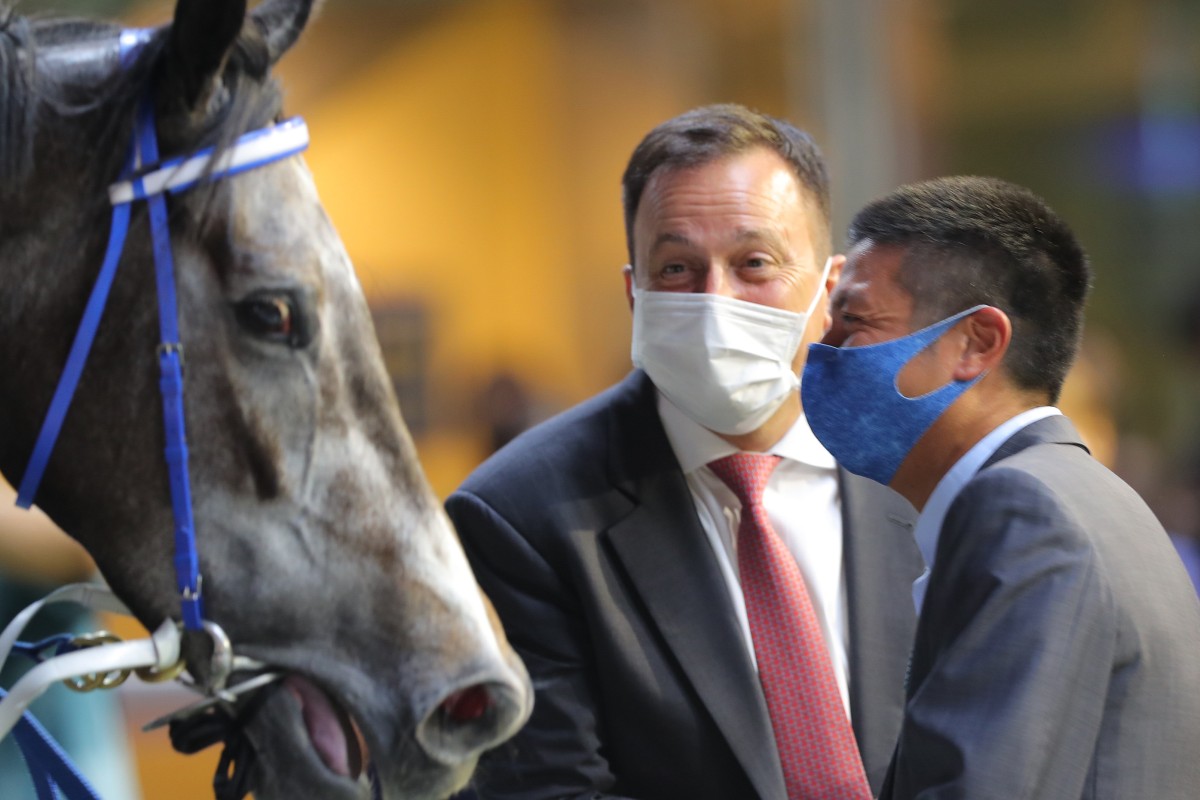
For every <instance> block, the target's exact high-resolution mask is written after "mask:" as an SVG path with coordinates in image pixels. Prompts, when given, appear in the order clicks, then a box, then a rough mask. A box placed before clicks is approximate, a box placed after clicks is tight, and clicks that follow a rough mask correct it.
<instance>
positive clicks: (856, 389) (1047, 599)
mask: <svg viewBox="0 0 1200 800" xmlns="http://www.w3.org/2000/svg"><path fill="white" fill-rule="evenodd" d="M848 244H849V246H850V251H849V255H848V257H847V260H846V264H845V268H844V269H843V272H842V275H841V281H840V283H839V284H838V286H837V288H836V290H835V292H834V294H833V297H832V306H833V325H832V327H831V329H830V331H829V333H828V334H827V335H826V337H825V340H824V342H825V343H824V344H818V345H813V346H812V348H810V352H809V357H808V363H807V365H806V367H805V371H804V382H803V390H802V391H803V396H804V403H805V406H806V408H808V409H809V420H810V422H811V424H812V428H813V431H814V432H815V433H816V435H817V437H818V438H819V439H820V440H821V441H822V442H823V443H824V444H825V446H826V447H828V448H829V450H830V452H831V453H833V454H834V456H835V457H837V458H838V459H839V461H841V463H843V464H844V465H845V466H846V467H847V468H849V469H851V470H854V471H856V472H858V473H860V474H862V475H865V476H868V477H870V478H872V479H874V480H876V481H878V482H880V483H885V484H888V485H890V486H891V487H892V488H894V489H896V490H897V491H899V492H900V493H901V494H902V495H904V496H905V497H906V498H907V499H908V500H909V501H911V502H912V504H913V505H914V506H915V507H916V508H918V509H920V511H921V516H920V518H919V520H918V522H917V527H916V530H915V538H916V541H917V544H918V546H919V547H920V548H921V551H922V553H923V555H924V557H925V560H926V562H927V564H928V565H929V566H930V570H929V571H928V572H927V573H926V574H925V575H924V576H922V578H921V579H919V580H918V581H917V582H915V583H914V586H913V600H914V603H915V605H916V607H917V609H918V613H919V622H918V627H917V633H916V638H915V644H914V647H913V651H912V659H911V667H910V674H909V678H908V681H907V684H908V685H907V690H906V691H907V702H906V707H905V718H904V723H903V726H902V728H901V733H900V737H899V743H898V745H897V748H896V752H895V756H894V758H893V762H892V765H891V767H890V770H889V773H888V779H887V783H886V785H885V787H884V790H883V793H882V795H881V797H882V798H915V797H961V798H971V800H975V799H976V798H1006V799H1007V798H1023V799H1028V798H1087V799H1088V800H1092V799H1096V800H1099V799H1100V798H1112V800H1118V799H1120V800H1125V799H1126V798H1151V797H1152V798H1156V800H1161V799H1162V798H1177V799H1178V800H1184V798H1195V797H1196V796H1197V792H1198V791H1200V758H1197V750H1196V747H1197V743H1198V742H1200V602H1198V601H1197V598H1196V595H1195V592H1194V591H1192V588H1191V585H1190V583H1189V581H1188V578H1187V575H1186V573H1185V571H1184V569H1183V566H1182V564H1181V563H1180V561H1179V559H1178V557H1177V556H1176V555H1175V552H1174V551H1173V549H1172V547H1171V544H1170V541H1169V539H1168V538H1167V536H1166V534H1165V532H1164V531H1163V529H1162V527H1161V526H1160V525H1159V523H1158V522H1157V521H1156V520H1155V518H1154V515H1153V514H1152V513H1151V512H1150V510H1149V509H1148V508H1147V507H1146V505H1145V504H1144V503H1143V502H1142V501H1141V499H1140V498H1139V497H1138V496H1137V495H1136V494H1135V493H1134V492H1133V491H1132V490H1131V489H1130V488H1129V487H1128V486H1126V485H1125V484H1124V483H1123V482H1122V481H1121V480H1120V479H1119V478H1117V477H1116V476H1115V475H1113V474H1112V473H1111V472H1109V471H1108V470H1107V469H1106V468H1105V467H1103V466H1102V465H1101V464H1100V463H1099V462H1097V461H1096V460H1095V459H1093V458H1092V457H1091V456H1090V455H1089V453H1088V450H1087V448H1086V447H1085V446H1084V444H1083V443H1082V441H1081V440H1080V438H1079V435H1078V434H1077V433H1076V431H1075V429H1074V427H1073V426H1072V425H1071V423H1070V422H1069V421H1068V420H1067V419H1066V418H1065V417H1064V416H1063V415H1062V414H1061V413H1060V412H1059V411H1058V409H1056V408H1054V407H1053V406H1052V403H1054V402H1055V401H1056V399H1057V397H1058V394H1059V391H1060V389H1061V387H1062V384H1063V380H1064V378H1065V376H1066V373H1067V370H1068V368H1069V367H1070V365H1071V362H1072V361H1073V359H1074V357H1075V354H1076V350H1077V347H1078V344H1079V339H1080V334H1081V328H1082V319H1083V306H1084V300H1085V297H1086V294H1087V291H1088V288H1089V283H1090V272H1089V268H1088V265H1087V261H1086V259H1085V256H1084V254H1083V251H1082V250H1081V248H1080V246H1079V244H1078V242H1077V241H1076V239H1075V236H1074V234H1073V233H1072V232H1071V231H1070V229H1069V228H1068V227H1067V226H1066V224H1065V223H1063V222H1062V220H1060V219H1059V218H1058V216H1056V215H1055V214H1054V212H1053V211H1051V210H1050V209H1049V208H1048V207H1047V206H1046V205H1045V203H1044V202H1042V201H1041V200H1040V199H1039V198H1037V197H1035V196H1034V195H1032V194H1031V193H1030V192H1028V191H1027V190H1025V189H1022V188H1020V187H1017V186H1014V185H1012V184H1009V183H1005V182H1003V181H1000V180H996V179H989V178H974V177H964V178H945V179H939V180H934V181H929V182H925V183H920V184H915V185H912V186H906V187H902V188H901V189H899V190H897V191H896V192H894V193H892V194H891V195H889V196H887V197H884V198H882V199H880V200H877V201H875V202H873V203H871V204H870V205H868V206H867V207H866V208H865V209H863V210H862V211H860V212H859V214H858V215H857V216H856V217H855V219H854V221H853V222H852V223H851V226H850V230H849V234H848Z"/></svg>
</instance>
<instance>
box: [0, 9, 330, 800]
mask: <svg viewBox="0 0 1200 800" xmlns="http://www.w3.org/2000/svg"><path fill="white" fill-rule="evenodd" d="M150 36H151V32H150V31H147V30H131V31H125V32H123V33H122V34H121V37H120V45H119V47H120V50H119V56H120V63H121V66H122V67H125V66H128V64H129V62H130V61H131V60H132V58H133V57H134V55H136V53H137V52H138V51H139V50H141V48H142V47H143V46H144V45H145V44H146V42H147V41H149V39H150ZM132 138H133V141H132V142H131V143H130V156H129V158H128V159H127V162H126V165H125V167H124V169H123V170H122V174H121V180H120V181H118V182H117V183H115V184H113V185H112V186H110V187H109V200H110V202H111V204H112V207H113V211H112V221H111V225H110V228H109V235H108V246H107V248H106V251H105V254H104V261H103V263H102V264H101V267H100V273H99V275H98V276H97V278H96V282H95V284H94V285H93V287H92V291H91V294H90V295H89V297H88V302H87V306H86V307H85V309H84V313H83V319H82V321H81V322H80V324H79V328H78V330H77V331H76V333H75V338H74V341H73V342H72V344H71V350H70V353H69V354H68V356H67V363H66V366H65V367H64V368H63V372H62V375H61V377H60V378H59V381H58V386H57V387H56V388H55V391H54V395H53V397H52V399H51V401H50V408H49V410H48V411H47V413H46V417H45V419H44V420H43V422H42V427H41V430H40V432H39V433H38V438H37V441H36V443H35V444H34V449H33V453H32V455H31V456H30V459H29V462H28V464H26V467H25V474H24V475H23V476H22V478H21V483H20V487H19V490H18V494H17V505H18V506H20V507H21V508H29V507H30V506H31V505H32V504H33V500H34V497H35V496H36V494H37V490H38V486H39V485H40V483H41V480H42V476H43V475H44V473H45V470H46V465H47V463H48V462H49V460H50V454H51V453H52V452H53V450H54V444H55V442H56V441H57V439H58V435H59V433H60V431H61V430H62V424H63V421H64V419H65V418H66V415H67V411H68V410H69V409H70V406H71V400H72V399H73V398H74V396H75V390H76V388H77V387H78V385H79V378H80V375H81V374H82V372H83V367H84V365H85V364H86V363H87V359H88V354H89V353H90V352H91V347H92V342H93V341H94V339H95V336H96V330H97V328H98V327H99V325H100V318H101V317H102V316H103V313H104V307H105V305H106V303H107V301H108V295H109V290H110V289H111V288H112V283H113V279H114V277H115V275H116V271H117V266H118V265H119V263H120V260H121V253H122V251H123V250H124V247H125V238H126V235H127V234H128V232H129V220H130V214H131V206H132V204H133V203H134V202H136V201H139V200H145V201H146V203H147V206H148V211H149V218H150V235H151V238H152V244H153V252H154V268H155V281H156V284H157V291H158V312H159V314H158V318H159V340H160V342H159V345H158V364H159V389H160V392H161V395H162V405H163V425H164V428H165V431H166V447H165V455H166V460H167V470H168V473H169V477H170V491H171V507H172V512H173V515H174V520H175V559H174V563H175V579H176V586H177V588H178V590H179V593H180V598H181V609H182V618H183V626H184V628H185V629H187V630H192V631H208V630H209V628H212V629H215V630H218V631H219V628H218V627H217V626H214V625H212V624H211V623H209V624H208V625H207V626H206V624H205V619H204V604H203V596H202V592H201V589H202V585H203V581H202V577H201V575H200V565H199V559H198V557H197V553H196V535H195V525H194V520H193V514H192V496H191V481H190V478H189V475H188V447H187V433H186V426H185V424H184V413H183V344H182V342H181V340H180V336H179V313H178V306H177V302H176V291H175V264H174V258H173V256H172V252H171V237H170V229H169V227H168V220H167V201H166V197H165V196H164V195H165V194H167V193H172V194H174V193H177V192H182V191H185V190H187V189H189V188H191V187H192V186H195V185H196V184H198V183H200V182H203V181H212V180H217V179H219V178H224V177H228V176H230V175H236V174H237V173H239V172H244V171H246V170H250V169H254V168H256V167H261V166H264V165H266V164H270V163H272V162H274V161H278V160H280V159H283V158H287V157H288V156H292V155H295V154H297V153H300V152H302V151H303V150H304V149H305V148H307V147H308V127H307V126H306V125H305V124H304V121H303V120H301V119H299V118H293V119H290V120H287V121H285V122H281V123H279V124H276V125H272V126H269V127H266V128H263V129H260V130H257V131H252V132H250V133H247V134H245V135H243V136H241V137H239V138H238V139H237V141H236V142H234V144H233V145H232V146H230V147H229V148H227V149H225V150H224V151H222V152H221V153H220V154H219V155H217V154H216V153H215V149H214V148H211V147H210V148H206V149H204V150H200V151H198V152H196V153H195V154H193V155H191V156H188V157H183V158H176V159H171V160H168V161H165V162H162V163H161V164H160V163H159V154H158V136H157V134H156V129H155V122H154V110H153V103H152V98H151V97H150V95H149V93H148V94H147V97H146V98H144V99H143V101H142V103H141V104H140V105H139V108H138V111H137V116H136V119H135V121H134V131H133V137H132ZM210 635H211V631H210ZM222 635H223V634H222ZM3 696H4V694H3V692H2V691H0V698H2V697H3ZM13 733H14V736H15V737H16V739H17V743H18V745H19V747H20V749H21V752H22V755H23V756H24V757H25V759H26V761H27V765H28V767H29V770H30V775H31V776H32V779H33V783H34V788H35V790H36V792H37V796H38V798H39V800H54V798H55V797H56V789H59V790H62V791H63V792H64V793H65V795H66V796H67V797H68V798H70V800H97V795H96V792H95V790H94V789H93V788H92V787H91V785H90V784H89V783H88V782H87V780H86V779H85V778H83V776H81V775H80V774H79V772H78V770H77V769H75V767H74V766H73V765H72V764H71V763H70V759H68V758H67V756H66V754H65V753H63V752H62V750H61V748H59V747H58V745H57V744H56V743H55V742H54V740H53V739H52V738H51V737H50V736H49V735H48V734H47V733H46V731H45V729H43V728H42V727H41V726H40V725H39V724H38V723H37V721H36V720H34V719H33V718H32V717H31V716H30V715H29V714H28V713H26V714H24V715H23V717H22V719H21V721H20V722H18V723H17V726H16V727H15V728H14V729H13Z"/></svg>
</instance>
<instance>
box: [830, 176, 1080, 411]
mask: <svg viewBox="0 0 1200 800" xmlns="http://www.w3.org/2000/svg"><path fill="white" fill-rule="evenodd" d="M846 239H847V244H848V248H853V247H854V246H856V245H857V244H859V243H860V242H862V241H864V240H868V239H869V240H870V241H871V242H872V243H874V244H881V245H899V246H901V247H903V248H905V256H904V260H903V262H902V264H901V267H900V271H899V275H898V278H899V281H900V284H901V285H902V286H903V287H904V288H905V290H906V291H908V293H909V294H910V295H912V297H913V316H914V322H918V321H919V322H921V323H922V324H929V323H932V322H934V321H936V320H939V319H944V318H946V317H948V316H951V315H952V314H956V313H958V312H959V311H963V310H965V309H968V308H970V307H971V306H975V305H979V304H986V305H990V306H995V307H996V308H999V309H1000V310H1002V311H1004V312H1005V313H1006V314H1007V315H1008V316H1009V318H1010V319H1011V320H1012V325H1013V336H1012V343H1011V344H1010V345H1009V349H1008V353H1007V355H1006V356H1005V359H1004V365H1005V367H1006V369H1007V370H1008V373H1009V375H1010V376H1011V377H1012V379H1013V381H1014V382H1015V383H1016V385H1017V386H1018V387H1020V388H1023V389H1033V390H1044V391H1046V392H1047V393H1048V394H1049V397H1050V402H1056V401H1057V400H1058V396H1059V393H1060V392H1061V390H1062V384H1063V381H1064V380H1065V379H1066V376H1067V371H1068V370H1069V369H1070V367H1071V363H1072V362H1073V361H1074V360H1075V355H1076V352H1077V351H1078V349H1079V342H1080V338H1081V336H1082V334H1083V305H1084V301H1085V300H1086V298H1087V293H1088V290H1089V289H1090V288H1091V269H1090V267H1089V266H1088V261H1087V256H1086V255H1085V254H1084V252H1083V248H1082V247H1080V245H1079V242H1078V240H1077V239H1076V238H1075V234H1074V233H1072V232H1071V229H1070V228H1069V227H1068V226H1067V224H1066V223H1065V222H1064V221H1063V220H1062V219H1061V218H1059V216H1058V215H1057V214H1055V213H1054V211H1052V210H1051V209H1050V207H1049V206H1048V205H1046V202H1045V201H1044V200H1042V199H1041V198H1040V197H1038V196H1037V195H1035V194H1034V193H1033V192H1031V191H1029V190H1028V189H1026V188H1024V187H1021V186H1017V185H1015V184H1012V183H1009V182H1007V181H1003V180H1000V179H998V178H983V177H976V176H958V177H950V178H937V179H934V180H930V181H924V182H922V183H915V184H911V185H908V186H902V187H901V188H899V189H897V190H896V191H894V192H892V193H891V194H889V195H887V196H885V197H883V198H880V199H878V200H875V201H873V202H872V203H870V204H869V205H867V206H866V207H865V208H864V209H862V210H861V211H859V212H858V214H857V215H855V217H854V219H853V221H852V222H851V223H850V227H849V230H848V231H847V233H846Z"/></svg>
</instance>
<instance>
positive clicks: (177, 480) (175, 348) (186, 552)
mask: <svg viewBox="0 0 1200 800" xmlns="http://www.w3.org/2000/svg"><path fill="white" fill-rule="evenodd" d="M151 103H152V100H151V98H150V97H147V98H146V99H145V101H144V102H143V103H142V105H141V108H140V109H139V110H138V124H137V138H138V150H139V151H140V154H141V159H142V162H143V163H147V164H154V163H157V162H158V139H157V136H156V135H155V130H154V110H153V108H152V107H151ZM139 184H140V179H135V181H134V185H135V186H137V188H138V189H139V191H140V189H141V187H140V185H139ZM146 203H147V205H148V207H149V210H150V234H151V236H152V238H153V242H154V272H155V280H156V282H157V284H158V327H159V334H160V343H159V346H158V366H159V388H160V390H161V393H162V403H163V426H164V430H165V432H166V449H165V455H166V458H167V470H168V473H169V475H170V482H171V505H172V506H173V508H174V511H175V514H174V516H175V581H176V586H177V587H178V588H179V593H180V599H181V602H182V607H183V608H182V610H183V626H184V628H186V629H188V630H197V631H198V630H203V628H204V604H203V598H202V597H201V596H200V584H201V581H200V561H199V558H198V556H197V555H196V536H195V522H194V520H193V516H192V492H191V481H190V480H189V476H188V448H187V430H186V426H185V424H184V417H183V366H182V363H181V355H182V352H183V345H182V344H181V343H180V337H179V311H178V303H177V302H176V299H175V259H174V258H173V256H172V253H171V231H170V228H169V227H168V221H167V201H166V198H165V197H163V195H162V194H154V195H151V196H149V197H147V198H146Z"/></svg>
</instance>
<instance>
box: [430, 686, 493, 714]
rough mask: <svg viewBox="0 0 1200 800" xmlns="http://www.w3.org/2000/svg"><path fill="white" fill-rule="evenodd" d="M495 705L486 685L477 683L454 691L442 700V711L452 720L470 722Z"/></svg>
mask: <svg viewBox="0 0 1200 800" xmlns="http://www.w3.org/2000/svg"><path fill="white" fill-rule="evenodd" d="M493 705H495V703H494V701H493V700H492V694H491V692H489V691H488V688H487V686H485V685H484V684H482V683H477V684H475V685H474V686H469V687H467V688H466V689H463V690H461V691H457V692H454V693H453V694H451V695H450V696H449V697H447V698H446V699H445V700H443V701H442V712H443V713H444V714H445V715H446V716H447V717H449V718H450V719H451V720H452V721H454V722H472V721H473V720H477V719H479V718H480V717H482V716H483V715H484V714H486V713H487V712H488V710H489V709H491V707H492V706H493Z"/></svg>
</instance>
